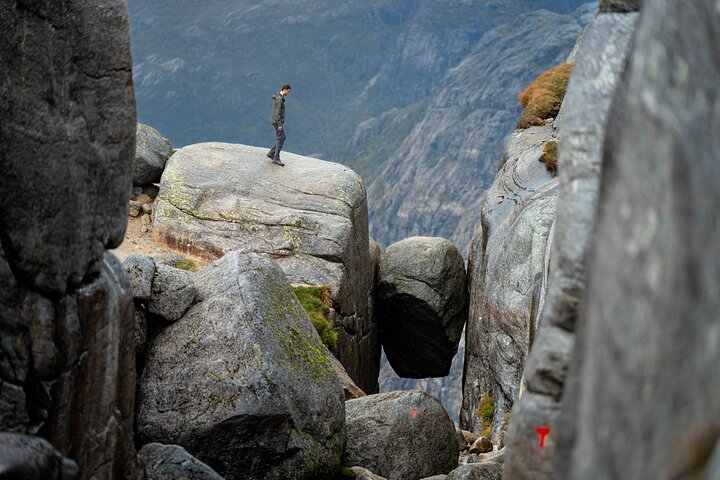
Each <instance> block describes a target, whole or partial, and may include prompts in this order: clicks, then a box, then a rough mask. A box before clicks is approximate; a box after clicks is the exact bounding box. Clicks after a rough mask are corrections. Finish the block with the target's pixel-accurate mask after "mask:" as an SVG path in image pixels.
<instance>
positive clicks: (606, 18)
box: [504, 14, 637, 480]
mask: <svg viewBox="0 0 720 480" xmlns="http://www.w3.org/2000/svg"><path fill="white" fill-rule="evenodd" d="M636 19H637V14H600V15H598V16H597V17H596V18H595V20H593V22H592V23H591V25H590V26H589V27H588V28H587V31H586V34H585V39H584V41H583V45H582V46H581V47H580V49H579V51H578V55H577V63H576V64H575V68H574V70H573V75H572V78H571V79H570V83H569V85H568V92H567V94H566V96H565V100H564V102H563V107H562V109H563V112H564V113H563V121H562V122H561V124H560V151H559V157H558V172H559V187H558V209H557V215H556V220H555V233H554V240H553V246H552V249H553V250H552V254H551V262H550V281H549V285H550V286H549V288H548V295H547V299H546V302H545V308H544V310H543V312H542V319H541V325H542V327H541V328H540V330H539V332H538V338H537V341H536V342H535V344H534V346H533V350H532V352H531V354H530V358H529V359H528V362H527V366H526V367H525V379H526V383H527V392H526V393H525V395H524V396H523V397H522V398H521V399H520V402H519V405H517V406H516V408H515V410H514V411H513V416H512V421H511V424H510V435H509V438H510V440H509V443H508V447H509V448H508V458H507V461H506V462H505V470H504V473H505V474H506V475H507V476H509V477H510V478H517V479H519V480H521V479H528V480H529V479H532V480H536V479H538V480H540V479H547V480H550V479H555V478H558V477H559V476H561V475H559V474H558V472H556V471H554V469H553V462H554V457H555V449H556V447H557V445H558V444H557V442H556V433H555V432H556V431H557V429H556V425H555V419H556V417H557V414H558V412H559V408H560V406H559V401H560V398H561V397H562V395H563V392H564V384H565V378H566V375H567V370H568V367H569V365H570V362H571V352H572V349H573V346H574V338H575V336H574V330H575V323H576V319H577V316H578V310H579V305H580V302H581V300H582V297H583V295H584V292H585V255H586V252H587V245H588V242H589V239H590V232H591V228H592V224H593V221H594V219H595V211H596V208H597V193H598V186H599V182H600V167H601V158H602V143H603V139H604V137H605V125H606V122H607V117H608V112H609V110H610V102H611V99H612V96H613V93H614V91H615V87H616V85H617V83H618V80H619V77H620V75H621V72H622V70H623V68H624V65H625V59H626V57H627V51H628V48H629V45H630V40H631V37H632V32H633V29H634V25H635V21H636ZM538 426H548V427H549V428H550V432H551V433H550V435H548V437H547V438H546V442H545V444H544V447H543V448H542V449H539V448H538V435H537V433H536V432H535V429H536V428H537V427H538Z"/></svg>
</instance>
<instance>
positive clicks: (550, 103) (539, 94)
mask: <svg viewBox="0 0 720 480" xmlns="http://www.w3.org/2000/svg"><path fill="white" fill-rule="evenodd" d="M572 70H573V64H572V63H563V64H562V65H558V66H557V67H555V68H551V69H550V70H548V71H546V72H545V73H543V74H541V75H540V76H539V77H538V78H536V79H535V81H533V82H532V83H531V84H530V85H528V86H527V88H525V90H523V91H522V93H521V94H520V95H519V96H518V100H519V101H520V105H521V106H522V107H523V108H524V109H525V111H524V112H523V114H522V117H520V121H518V124H517V128H528V127H531V126H533V125H544V124H545V120H547V119H549V118H554V117H555V116H557V114H558V112H559V111H560V105H562V101H563V98H564V97H565V91H566V90H567V85H568V81H569V80H570V74H571V73H572Z"/></svg>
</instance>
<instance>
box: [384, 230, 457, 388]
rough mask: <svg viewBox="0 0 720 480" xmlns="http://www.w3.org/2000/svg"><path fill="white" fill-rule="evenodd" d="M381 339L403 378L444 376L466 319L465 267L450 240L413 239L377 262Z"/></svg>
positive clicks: (395, 248)
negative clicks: (378, 266) (378, 264)
mask: <svg viewBox="0 0 720 480" xmlns="http://www.w3.org/2000/svg"><path fill="white" fill-rule="evenodd" d="M376 298H377V304H376V314H377V316H378V323H379V324H380V329H381V333H380V340H381V343H382V345H383V349H384V351H385V354H386V355H387V358H388V361H389V362H390V365H392V367H393V370H395V372H396V373H397V374H398V375H399V376H401V377H410V378H426V377H443V376H445V375H447V374H448V372H449V370H450V364H451V363H452V360H453V357H454V356H455V352H457V347H458V342H459V341H460V334H461V333H462V329H463V327H464V325H465V320H466V319H467V293H466V285H465V264H464V261H463V258H462V255H461V254H460V252H459V251H458V249H457V248H455V245H453V244H452V242H450V241H449V240H446V239H444V238H438V237H411V238H406V239H405V240H401V241H399V242H397V243H394V244H392V245H390V246H389V247H388V248H387V249H385V251H384V252H383V253H382V256H381V257H380V269H379V272H378V283H377V288H376Z"/></svg>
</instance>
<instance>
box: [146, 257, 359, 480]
mask: <svg viewBox="0 0 720 480" xmlns="http://www.w3.org/2000/svg"><path fill="white" fill-rule="evenodd" d="M195 284H196V285H197V288H198V294H197V302H196V303H195V304H194V305H193V306H192V307H191V308H190V310H189V311H188V312H187V313H186V314H185V316H184V317H183V318H182V319H181V320H179V321H178V322H176V323H174V324H172V325H170V326H169V327H167V328H166V329H165V330H163V331H162V332H161V333H160V334H159V336H158V337H157V338H156V339H155V341H154V343H153V346H152V349H151V350H150V352H149V353H148V357H147V361H146V364H145V368H144V370H143V375H142V381H141V386H140V407H139V412H138V417H137V428H138V434H139V436H140V438H141V439H142V441H143V442H161V443H167V444H177V445H181V446H183V447H184V448H186V449H187V450H188V451H189V452H190V453H191V454H192V455H194V456H196V457H197V458H198V459H200V460H202V461H203V462H205V463H207V464H208V465H210V466H211V467H212V468H213V469H214V470H215V471H216V472H218V473H219V474H220V475H222V476H223V477H225V478H228V479H234V478H247V479H275V478H277V479H279V478H332V476H333V475H334V474H337V473H338V472H339V469H340V456H341V454H342V451H343V447H344V444H345V433H344V432H345V414H344V399H343V391H342V387H341V386H340V382H339V381H338V379H337V376H336V375H335V373H334V372H333V370H332V367H331V366H330V360H329V357H328V354H327V349H326V348H325V347H324V346H323V344H322V343H321V341H320V338H319V336H318V335H317V332H316V331H315V329H314V328H313V327H312V324H311V323H310V321H309V320H308V318H307V315H306V314H305V312H304V311H303V310H302V307H301V306H300V304H299V303H298V301H297V298H296V297H295V294H294V292H293V290H292V288H291V287H290V285H289V283H288V282H287V279H286V278H285V275H284V274H283V272H282V270H280V268H279V267H278V266H277V265H276V264H275V263H274V262H272V261H270V260H268V259H267V258H263V257H261V256H258V255H256V254H241V253H239V252H230V253H228V254H227V255H226V256H225V257H223V258H222V259H220V260H218V261H216V262H215V263H213V264H211V265H209V266H207V267H205V268H204V269H202V270H200V271H199V272H198V273H197V274H195Z"/></svg>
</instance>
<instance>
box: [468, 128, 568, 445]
mask: <svg viewBox="0 0 720 480" xmlns="http://www.w3.org/2000/svg"><path fill="white" fill-rule="evenodd" d="M552 134H553V130H552V129H551V128H550V127H531V128H529V129H527V130H519V131H516V132H515V133H514V134H513V135H512V137H511V138H510V140H509V141H508V144H507V146H506V149H505V152H504V155H503V156H504V159H505V161H504V164H503V167H502V168H501V169H500V172H499V173H498V175H497V177H496V179H495V183H493V186H492V187H491V188H490V189H489V190H488V191H487V193H486V194H485V199H484V201H483V208H482V214H481V218H480V225H479V226H478V229H477V231H476V232H475V235H474V237H473V241H472V246H471V249H470V255H469V259H468V279H469V280H468V281H469V291H470V312H469V316H468V326H467V331H466V333H465V339H466V342H465V352H466V353H465V373H464V379H463V406H462V411H461V413H460V426H461V427H462V428H464V429H467V430H471V431H473V432H475V433H480V432H481V431H482V430H483V429H486V428H487V427H491V437H490V438H491V440H492V441H493V442H494V443H498V444H499V443H501V441H502V437H503V434H504V431H505V429H506V428H507V417H508V414H509V412H510V411H511V409H512V407H513V404H514V402H515V401H516V400H517V398H518V396H519V394H520V389H521V378H522V373H523V369H524V368H525V360H526V356H527V354H528V350H529V349H530V347H531V345H532V344H533V342H534V341H535V333H536V330H537V326H538V319H539V316H540V312H541V310H542V307H543V302H544V300H545V292H546V289H547V267H548V262H549V246H550V242H549V239H550V238H551V237H552V227H553V222H554V220H555V201H556V195H557V178H556V177H554V176H553V175H552V174H550V173H549V172H548V171H547V169H546V168H545V165H544V164H543V163H541V162H540V161H539V159H540V156H541V155H542V153H543V147H544V146H545V144H546V143H547V142H548V141H550V140H551V139H552ZM483 409H488V410H490V409H492V410H491V411H492V422H491V425H483V414H482V412H481V411H482V410H483ZM485 423H487V419H485Z"/></svg>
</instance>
